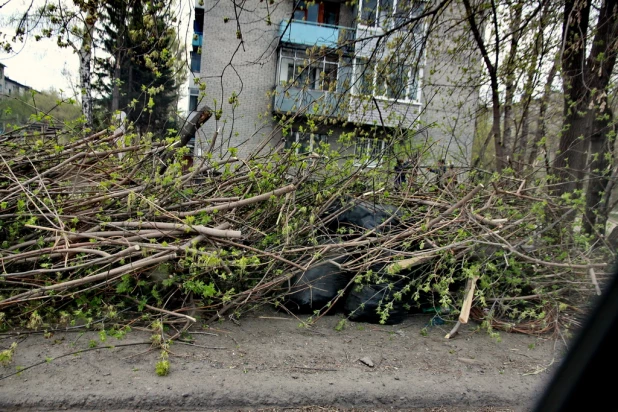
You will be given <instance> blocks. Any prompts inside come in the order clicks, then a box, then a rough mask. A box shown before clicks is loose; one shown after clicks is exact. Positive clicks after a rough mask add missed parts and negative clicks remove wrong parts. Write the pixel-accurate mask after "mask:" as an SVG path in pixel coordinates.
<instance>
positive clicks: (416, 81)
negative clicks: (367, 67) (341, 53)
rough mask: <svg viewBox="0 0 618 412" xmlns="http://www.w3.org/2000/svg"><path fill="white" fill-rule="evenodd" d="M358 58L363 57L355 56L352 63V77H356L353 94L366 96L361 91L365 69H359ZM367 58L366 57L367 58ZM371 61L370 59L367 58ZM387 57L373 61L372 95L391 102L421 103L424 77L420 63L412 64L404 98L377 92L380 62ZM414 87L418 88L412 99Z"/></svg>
mask: <svg viewBox="0 0 618 412" xmlns="http://www.w3.org/2000/svg"><path fill="white" fill-rule="evenodd" d="M358 59H363V57H355V58H354V62H353V65H352V79H354V87H353V88H352V94H353V95H355V96H366V95H365V94H363V93H361V91H360V87H361V83H360V82H361V81H362V80H361V78H360V76H362V75H364V70H363V69H359V68H358V66H359V63H358V62H357V60H358ZM365 59H366V58H365ZM366 60H368V61H369V59H366ZM384 61H385V59H382V60H376V61H374V62H373V69H372V71H373V76H372V85H371V90H372V93H371V96H373V97H375V98H376V99H378V100H384V101H389V102H396V103H407V104H421V96H420V93H421V79H422V77H423V68H422V67H421V65H420V64H416V65H410V70H409V71H408V85H407V86H406V91H405V95H404V98H393V97H388V95H387V94H388V93H387V94H385V95H381V94H377V92H378V64H379V63H380V62H384ZM412 74H416V76H414V77H412ZM386 87H387V86H386V85H385V86H384V90H385V92H386V91H387V89H386ZM412 88H415V89H416V93H415V96H414V98H413V99H410V93H411V92H412Z"/></svg>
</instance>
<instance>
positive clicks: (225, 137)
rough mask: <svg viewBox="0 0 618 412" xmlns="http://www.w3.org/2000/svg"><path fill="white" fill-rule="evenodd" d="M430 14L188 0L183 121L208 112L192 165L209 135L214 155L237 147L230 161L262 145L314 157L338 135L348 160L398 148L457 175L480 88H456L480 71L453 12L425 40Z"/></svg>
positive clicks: (331, 4) (366, 2) (374, 0)
mask: <svg viewBox="0 0 618 412" xmlns="http://www.w3.org/2000/svg"><path fill="white" fill-rule="evenodd" d="M432 6H433V4H432V2H431V1H426V0H423V1H414V0H360V1H359V2H358V4H354V5H351V3H350V2H345V1H336V0H335V1H323V2H312V3H308V4H305V3H304V2H303V1H300V2H297V1H294V2H293V1H291V0H276V1H274V2H270V1H265V2H251V3H244V4H243V7H242V8H241V7H239V6H238V5H237V4H236V3H234V2H232V1H230V0H224V1H221V2H216V4H215V2H214V1H213V0H196V5H195V20H194V25H193V28H194V34H193V39H192V47H193V49H192V51H191V70H192V72H193V74H194V76H195V79H196V81H195V82H194V84H192V85H191V86H190V89H189V96H190V97H189V110H196V109H197V108H199V107H200V106H202V105H207V106H208V107H210V108H212V109H213V110H214V112H215V116H214V117H213V119H211V120H209V121H208V122H207V123H206V124H205V126H203V127H202V128H201V129H200V130H199V131H198V133H197V135H196V139H195V155H197V156H201V155H203V152H204V150H205V148H207V147H210V140H211V139H212V136H214V134H215V131H218V136H217V139H218V145H217V147H218V148H219V150H220V151H225V150H227V149H228V148H229V147H235V148H236V149H237V151H238V156H240V157H246V156H248V155H249V154H251V153H252V152H253V151H255V150H256V148H258V147H263V146H264V143H265V142H266V144H267V145H271V146H272V145H278V144H281V142H282V141H285V144H286V145H287V146H288V147H290V146H291V144H292V143H294V142H297V143H299V144H300V147H301V149H304V150H312V149H313V147H314V146H315V145H317V144H319V143H321V142H326V143H329V144H331V145H334V144H337V142H338V141H340V139H339V138H340V137H341V136H342V135H345V136H347V137H348V141H351V142H352V144H351V145H350V146H349V147H348V148H347V149H346V150H348V151H349V152H351V153H353V154H354V155H355V156H357V157H358V158H362V157H364V158H366V159H367V158H372V159H375V158H379V157H380V154H381V153H383V152H384V151H385V150H387V149H388V148H387V147H386V145H388V144H389V142H392V141H393V138H394V139H395V140H397V139H399V140H401V139H404V138H406V139H412V140H414V141H416V142H417V143H418V144H419V146H420V145H422V146H423V147H425V148H426V149H427V150H428V151H429V152H431V155H432V157H434V158H436V159H437V158H448V159H449V161H451V162H455V163H457V164H460V165H465V164H467V163H468V162H469V160H470V157H471V150H472V141H473V137H474V124H475V121H474V119H475V113H476V110H477V105H478V87H474V86H472V84H474V81H471V82H467V81H466V79H473V78H474V76H475V73H478V71H477V70H476V67H478V62H477V60H476V58H475V56H474V55H473V54H471V53H470V52H468V51H466V52H464V51H463V50H462V49H463V48H465V47H466V46H467V45H469V43H467V44H466V42H465V41H462V40H461V35H460V34H458V32H457V28H456V27H455V25H454V24H453V25H451V24H450V23H449V22H450V21H453V22H455V21H461V19H460V18H461V16H459V15H458V11H457V10H441V12H440V18H441V19H442V20H441V24H440V25H432V27H431V28H430V27H429V25H428V18H427V16H429V15H428V14H427V12H428V11H429V10H431V7H432ZM458 19H459V20H458ZM457 49H460V51H459V52H454V51H455V50H457ZM308 119H310V120H311V121H310V123H311V126H310V127H309V126H308V125H307V123H308V122H307V121H308ZM284 122H285V125H283V123H284ZM309 129H311V130H309Z"/></svg>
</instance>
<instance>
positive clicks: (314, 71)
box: [307, 63, 322, 90]
mask: <svg viewBox="0 0 618 412" xmlns="http://www.w3.org/2000/svg"><path fill="white" fill-rule="evenodd" d="M318 65H319V66H318ZM307 70H308V73H307V75H308V77H309V78H308V88H309V89H311V90H320V89H321V85H322V74H321V73H322V65H321V64H320V63H315V64H314V65H312V66H310V67H309V68H308V69H307Z"/></svg>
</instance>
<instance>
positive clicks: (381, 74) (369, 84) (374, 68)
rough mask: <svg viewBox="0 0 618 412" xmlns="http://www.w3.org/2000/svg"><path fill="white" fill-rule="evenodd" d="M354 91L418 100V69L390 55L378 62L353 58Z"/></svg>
mask: <svg viewBox="0 0 618 412" xmlns="http://www.w3.org/2000/svg"><path fill="white" fill-rule="evenodd" d="M354 72H355V78H356V82H355V93H356V94H357V95H362V96H375V97H379V98H384V99H392V100H397V101H400V102H414V101H418V100H419V98H418V71H417V70H416V66H414V65H411V64H409V63H408V62H406V61H404V60H402V59H400V58H399V57H397V56H395V55H391V56H389V57H388V58H386V59H384V60H380V61H379V62H377V64H376V62H374V61H370V60H369V59H366V58H362V57H359V58H356V59H354Z"/></svg>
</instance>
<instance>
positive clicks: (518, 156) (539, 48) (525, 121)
mask: <svg viewBox="0 0 618 412" xmlns="http://www.w3.org/2000/svg"><path fill="white" fill-rule="evenodd" d="M550 5H551V1H547V0H546V1H545V4H544V5H543V9H542V11H541V16H540V18H539V23H538V27H537V32H536V33H535V39H534V50H533V54H532V58H531V60H530V64H529V65H528V69H527V73H526V81H525V83H524V95H523V98H522V104H523V108H522V114H521V123H520V125H521V126H520V128H519V130H520V133H519V136H518V137H517V138H516V139H515V142H516V143H517V145H516V147H515V148H514V150H513V158H514V160H515V169H516V171H517V172H518V174H519V175H521V174H522V172H523V170H524V167H525V166H526V154H527V151H528V135H529V134H530V106H531V105H532V93H533V92H534V88H535V82H536V81H537V79H538V77H537V72H538V70H539V67H537V66H538V64H539V60H542V59H543V57H544V55H543V51H544V45H545V35H544V31H545V27H546V25H547V24H548V21H547V20H548V19H547V16H548V14H549V8H550ZM555 63H556V62H555V59H554V65H553V67H552V69H551V70H553V71H554V73H555V71H556V64H555ZM550 73H551V71H550ZM554 75H555V74H554ZM554 75H552V77H551V78H548V82H549V83H550V88H549V91H551V83H552V82H553V77H554Z"/></svg>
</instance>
